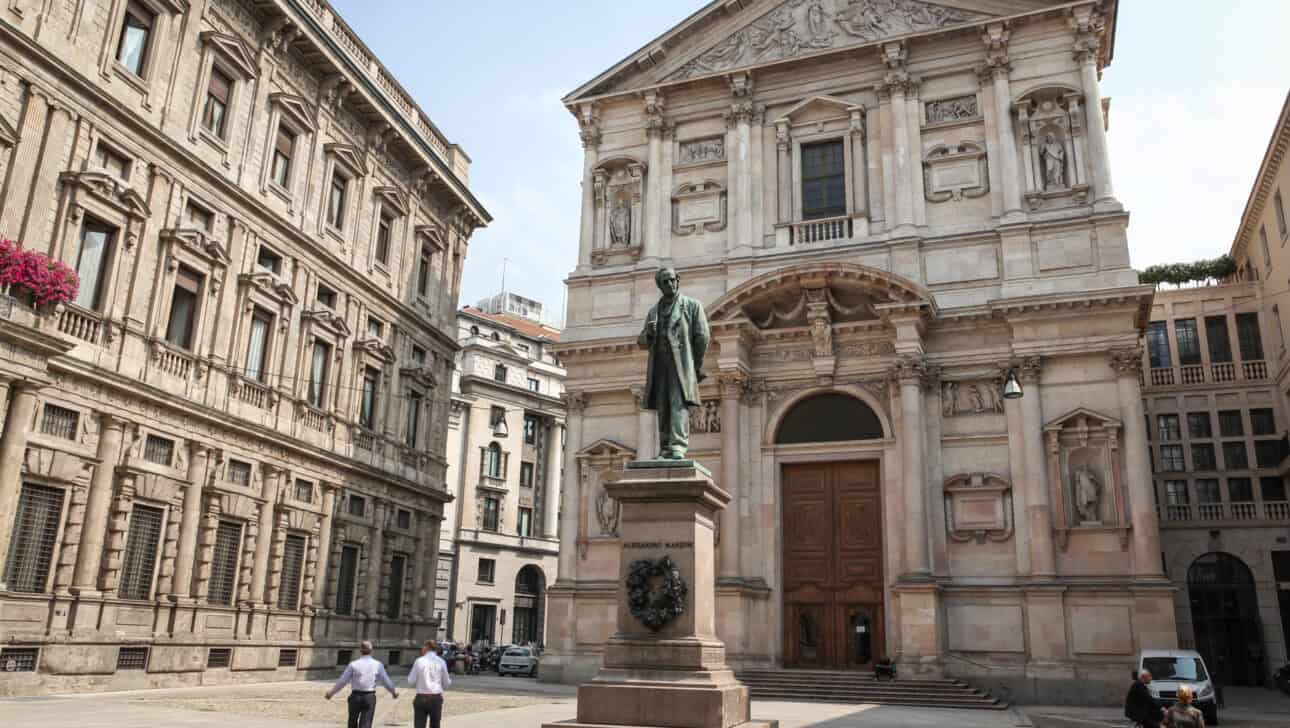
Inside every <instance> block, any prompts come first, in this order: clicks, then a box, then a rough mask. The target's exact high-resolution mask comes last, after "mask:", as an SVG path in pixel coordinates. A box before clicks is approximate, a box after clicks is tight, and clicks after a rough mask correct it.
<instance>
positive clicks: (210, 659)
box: [206, 647, 233, 670]
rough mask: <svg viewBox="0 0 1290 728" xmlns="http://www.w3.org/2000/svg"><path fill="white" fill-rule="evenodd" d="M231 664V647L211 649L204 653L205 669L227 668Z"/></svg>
mask: <svg viewBox="0 0 1290 728" xmlns="http://www.w3.org/2000/svg"><path fill="white" fill-rule="evenodd" d="M231 664H233V648H232V647H212V648H210V650H208V651H207V652H206V669H208V670H209V669H211V668H217V667H228V666H229V665H231Z"/></svg>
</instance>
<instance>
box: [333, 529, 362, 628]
mask: <svg viewBox="0 0 1290 728" xmlns="http://www.w3.org/2000/svg"><path fill="white" fill-rule="evenodd" d="M338 572H339V573H338V574H337V578H336V614H340V615H342V616H343V615H349V614H353V613H354V580H355V579H356V578H357V576H358V547H357V546H352V545H350V544H346V545H344V546H341V547H340V568H339V569H338Z"/></svg>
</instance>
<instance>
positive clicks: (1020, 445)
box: [1002, 365, 1030, 576]
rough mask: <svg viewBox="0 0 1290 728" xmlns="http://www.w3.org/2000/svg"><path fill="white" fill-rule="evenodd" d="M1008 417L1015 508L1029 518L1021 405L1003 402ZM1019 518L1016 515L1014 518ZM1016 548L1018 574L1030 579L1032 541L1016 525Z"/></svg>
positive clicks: (1005, 375) (1015, 511) (1009, 460)
mask: <svg viewBox="0 0 1290 728" xmlns="http://www.w3.org/2000/svg"><path fill="white" fill-rule="evenodd" d="M1002 369H1003V374H1002V376H1003V378H1004V379H1005V380H1006V378H1007V372H1008V369H1009V367H1008V366H1006V365H1005V366H1004V367H1002ZM1003 411H1004V416H1005V418H1006V419H1007V421H1008V472H1009V473H1010V474H1011V477H1012V508H1013V511H1012V512H1013V513H1014V514H1023V515H1024V514H1025V513H1027V510H1026V509H1027V508H1028V507H1029V506H1030V501H1029V500H1028V499H1027V498H1026V493H1027V491H1028V487H1027V486H1026V436H1025V433H1024V431H1023V429H1022V427H1023V425H1022V418H1021V401H1020V400H1016V399H1005V400H1003ZM1013 517H1014V518H1015V517H1016V516H1015V515H1014V516H1013ZM1013 534H1014V536H1013V546H1014V548H1015V550H1016V554H1017V573H1018V574H1021V575H1023V576H1029V575H1030V537H1029V535H1028V534H1027V531H1026V529H1023V528H1017V527H1016V524H1015V522H1014V524H1013Z"/></svg>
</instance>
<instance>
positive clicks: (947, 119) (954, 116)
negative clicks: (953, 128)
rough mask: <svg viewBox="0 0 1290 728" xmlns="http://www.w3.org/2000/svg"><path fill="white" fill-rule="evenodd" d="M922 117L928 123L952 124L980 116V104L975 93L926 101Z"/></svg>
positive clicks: (972, 119)
mask: <svg viewBox="0 0 1290 728" xmlns="http://www.w3.org/2000/svg"><path fill="white" fill-rule="evenodd" d="M923 114H924V119H926V122H927V124H928V125H933V124H954V123H957V122H960V121H975V120H977V119H980V118H981V106H980V104H979V102H978V101H977V98H976V95H975V94H969V95H967V96H956V97H954V98H951V99H939V100H937V101H928V102H927V103H926V104H924V105H923Z"/></svg>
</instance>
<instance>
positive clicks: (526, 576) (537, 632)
mask: <svg viewBox="0 0 1290 728" xmlns="http://www.w3.org/2000/svg"><path fill="white" fill-rule="evenodd" d="M545 604H546V577H545V576H544V575H543V574H542V570H541V569H539V568H538V567H537V566H535V565H533V564H529V565H527V566H525V567H524V568H522V569H520V573H518V574H516V575H515V607H514V609H513V610H512V614H513V615H514V616H513V617H512V627H511V644H513V645H522V644H527V643H533V644H535V645H541V644H542V626H543V616H544V615H543V611H544V605H545Z"/></svg>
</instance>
